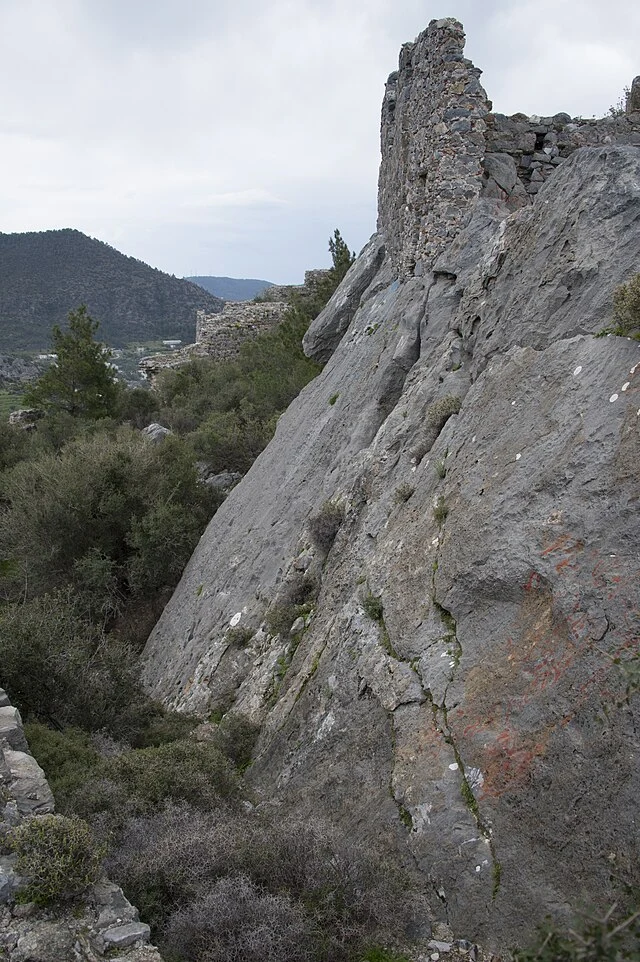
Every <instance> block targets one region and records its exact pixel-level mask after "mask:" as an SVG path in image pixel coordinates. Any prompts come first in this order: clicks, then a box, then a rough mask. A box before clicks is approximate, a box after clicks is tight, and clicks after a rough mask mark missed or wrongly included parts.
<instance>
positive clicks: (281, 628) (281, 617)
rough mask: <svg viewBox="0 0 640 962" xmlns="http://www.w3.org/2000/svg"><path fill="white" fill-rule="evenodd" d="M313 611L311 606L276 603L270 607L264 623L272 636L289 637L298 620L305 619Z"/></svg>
mask: <svg viewBox="0 0 640 962" xmlns="http://www.w3.org/2000/svg"><path fill="white" fill-rule="evenodd" d="M310 611H311V606H310V605H308V604H304V605H293V604H286V603H285V604H280V603H278V602H274V603H273V604H272V605H270V606H269V608H268V610H267V613H266V614H265V616H264V623H265V625H266V626H267V631H268V632H269V634H270V635H285V636H286V635H288V634H289V632H290V631H291V627H292V625H293V623H294V621H296V620H297V619H298V618H301V617H302V618H304V617H306V615H308V614H309V612H310Z"/></svg>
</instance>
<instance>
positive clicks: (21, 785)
mask: <svg viewBox="0 0 640 962" xmlns="http://www.w3.org/2000/svg"><path fill="white" fill-rule="evenodd" d="M53 810H54V800H53V795H52V794H51V789H50V788H49V785H48V783H47V780H46V778H45V774H44V772H43V771H42V769H41V768H40V766H39V765H38V763H37V762H36V760H35V758H33V756H32V755H30V754H29V749H28V745H27V740H26V738H25V734H24V731H23V729H22V720H21V718H20V713H19V712H18V710H17V709H16V708H13V707H12V706H11V705H10V703H9V699H8V697H7V695H6V693H5V692H4V691H3V690H2V689H0V843H1V842H2V839H3V837H4V835H5V833H6V832H7V831H9V830H10V829H11V828H13V827H14V826H16V825H18V824H19V823H20V822H21V821H22V820H23V819H25V818H32V817H37V816H39V815H47V814H50V813H51V812H53ZM1 851H2V848H1V847H0V852H1ZM26 881H27V880H25V879H23V878H20V876H18V875H17V874H16V870H15V856H13V855H10V854H9V855H7V854H5V855H0V960H3V962H4V960H6V962H68V960H69V959H74V960H77V962H99V960H100V959H103V958H109V959H118V960H120V962H162V959H161V958H160V955H159V954H158V952H157V950H156V949H155V948H154V947H153V946H151V945H148V942H149V935H150V931H149V926H148V925H146V924H145V923H144V922H140V917H139V915H138V910H137V909H136V908H135V907H134V906H133V905H131V904H130V902H129V901H128V900H127V899H126V898H125V896H124V894H123V892H122V889H120V888H119V887H118V886H117V885H114V884H113V883H112V882H109V881H108V880H107V879H103V880H102V881H100V882H99V883H98V884H96V885H94V886H92V887H91V888H90V889H88V890H87V892H86V895H85V896H84V898H83V899H82V900H80V901H77V900H76V901H75V902H74V903H73V904H72V905H67V906H62V907H61V906H58V907H56V908H55V909H53V908H52V909H44V908H42V907H38V906H36V905H35V904H34V903H24V902H20V901H19V900H18V899H17V896H18V894H19V892H20V889H21V888H23V887H24V884H25V882H26Z"/></svg>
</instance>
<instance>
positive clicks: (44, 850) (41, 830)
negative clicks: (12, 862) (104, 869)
mask: <svg viewBox="0 0 640 962" xmlns="http://www.w3.org/2000/svg"><path fill="white" fill-rule="evenodd" d="M8 844H9V848H10V849H11V851H12V852H14V853H15V854H16V856H17V858H16V871H17V872H18V874H19V875H22V876H24V877H25V878H27V880H28V884H27V886H26V888H25V889H24V893H23V894H24V898H25V899H27V900H28V901H33V902H38V903H40V904H48V903H50V902H57V901H61V900H68V899H71V898H74V897H76V896H78V895H80V894H81V893H82V892H84V891H85V889H87V888H88V886H89V885H92V884H93V883H94V882H96V881H97V880H98V878H99V875H100V866H101V863H102V858H103V856H104V852H103V851H102V850H101V849H100V848H99V847H98V846H97V845H96V842H95V839H94V837H93V834H92V832H91V829H90V828H89V826H88V825H87V823H86V822H83V821H82V819H79V818H67V817H66V816H64V815H35V816H33V817H32V818H28V819H25V820H24V821H23V822H21V823H20V824H19V825H17V826H16V827H15V828H14V829H12V830H11V832H10V833H9V835H8Z"/></svg>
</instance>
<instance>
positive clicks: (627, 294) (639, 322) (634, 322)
mask: <svg viewBox="0 0 640 962" xmlns="http://www.w3.org/2000/svg"><path fill="white" fill-rule="evenodd" d="M613 317H614V320H615V322H616V326H615V327H614V328H613V330H612V332H611V333H613V334H622V335H625V336H628V337H633V338H635V339H636V340H640V274H636V275H635V276H634V277H632V278H631V279H630V280H629V281H628V282H627V283H626V284H621V285H620V287H618V288H617V289H616V290H615V291H614V294H613Z"/></svg>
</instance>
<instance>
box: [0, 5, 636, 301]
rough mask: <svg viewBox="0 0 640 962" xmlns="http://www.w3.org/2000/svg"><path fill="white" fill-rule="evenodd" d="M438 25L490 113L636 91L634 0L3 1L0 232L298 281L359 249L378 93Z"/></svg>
mask: <svg viewBox="0 0 640 962" xmlns="http://www.w3.org/2000/svg"><path fill="white" fill-rule="evenodd" d="M443 16H455V17H457V18H458V19H459V20H461V21H462V22H463V23H464V25H465V30H466V34H467V48H466V53H467V56H468V57H470V58H471V59H472V60H473V61H474V63H475V64H476V65H477V66H479V67H480V68H482V70H483V71H484V76H483V83H484V86H485V88H486V90H487V93H488V95H489V97H490V98H491V99H492V100H493V103H494V109H495V110H497V111H500V112H501V113H514V112H515V111H517V110H521V111H523V112H525V113H529V114H531V113H540V114H553V113H556V112H558V111H560V110H565V111H567V112H568V113H571V114H572V115H574V116H575V115H578V114H581V115H583V116H585V117H590V116H593V115H597V116H601V115H603V114H605V113H606V112H607V110H608V108H609V106H610V105H611V104H613V103H615V102H616V101H617V100H618V99H619V98H620V97H621V95H622V92H623V88H624V87H625V86H626V85H628V84H630V82H631V80H632V78H633V77H634V76H635V75H636V74H640V48H639V46H638V40H639V38H640V3H638V2H637V0H535V2H533V0H532V2H530V0H484V2H483V3H479V2H478V0H451V2H449V0H442V2H440V0H438V2H436V0H433V2H431V0H0V82H1V84H2V92H3V106H2V112H1V115H0V170H1V171H2V178H1V184H0V230H2V231H5V232H11V231H29V230H48V229H51V228H59V227H76V228H78V229H79V230H82V231H84V232H85V233H87V234H89V235H91V236H92V237H97V238H99V239H100V240H104V241H107V242H108V243H109V244H111V245H112V246H114V247H116V248H118V249H119V250H121V251H123V252H124V253H126V254H131V255H133V256H135V257H138V258H140V259H141V260H144V261H146V262H147V263H149V264H151V265H153V266H154V267H159V268H161V269H162V270H165V271H168V272H169V273H173V274H176V275H177V276H182V275H186V274H221V275H230V276H235V277H260V278H266V279H268V280H272V281H276V282H296V281H300V280H301V279H302V274H303V271H304V270H305V268H308V267H315V266H325V265H328V263H329V255H328V252H327V240H328V237H329V235H330V234H331V233H332V231H333V229H334V227H336V226H337V227H339V228H340V230H341V231H342V234H343V236H344V238H345V240H346V241H347V242H348V243H349V244H350V246H351V247H352V248H356V249H360V248H361V247H362V245H363V244H364V243H365V241H366V240H367V238H368V237H369V235H370V234H371V233H372V232H373V230H374V228H375V217H376V181H377V173H378V163H379V115H380V104H381V100H382V95H383V90H384V82H385V80H386V77H387V75H388V74H389V73H390V72H391V71H392V70H394V69H395V67H396V65H397V59H398V51H399V48H400V46H401V44H402V43H404V42H406V41H409V40H413V39H415V37H416V35H417V34H418V33H419V32H420V31H421V30H423V29H424V28H425V27H426V26H427V25H428V23H429V21H430V20H431V19H433V18H437V17H443Z"/></svg>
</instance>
